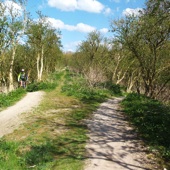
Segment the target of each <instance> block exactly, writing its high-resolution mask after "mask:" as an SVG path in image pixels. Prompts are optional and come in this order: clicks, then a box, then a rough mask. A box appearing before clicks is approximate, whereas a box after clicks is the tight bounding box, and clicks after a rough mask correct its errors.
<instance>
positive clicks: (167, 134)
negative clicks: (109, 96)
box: [122, 93, 170, 159]
mask: <svg viewBox="0 0 170 170" xmlns="http://www.w3.org/2000/svg"><path fill="white" fill-rule="evenodd" d="M122 105H123V107H124V111H125V112H126V114H128V116H129V118H130V120H131V121H132V123H133V124H134V125H135V126H136V128H137V130H138V131H139V133H140V134H141V136H142V137H143V138H144V139H145V140H146V141H147V142H148V143H149V145H151V146H152V147H155V148H157V149H158V150H159V151H160V153H161V155H162V157H164V158H166V159H169V158H170V143H169V141H170V130H169V129H170V107H169V106H165V105H163V104H162V103H161V102H159V101H157V100H153V99H150V98H148V97H145V96H143V95H137V94H134V93H132V94H129V95H128V96H127V97H126V98H125V100H124V101H123V102H122Z"/></svg>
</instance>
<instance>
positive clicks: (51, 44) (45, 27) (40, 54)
mask: <svg viewBox="0 0 170 170" xmlns="http://www.w3.org/2000/svg"><path fill="white" fill-rule="evenodd" d="M38 15H39V20H38V22H34V21H32V23H31V24H30V27H29V28H28V31H27V35H28V46H30V47H31V48H32V49H33V51H34V53H35V57H36V66H37V80H38V81H41V80H42V73H43V71H44V68H45V69H46V71H48V70H49V69H50V68H49V65H51V63H50V62H51V61H56V60H55V59H54V58H55V57H56V55H54V56H52V55H51V52H52V51H54V50H55V52H56V51H57V54H59V53H60V54H61V50H60V47H61V41H60V32H59V31H58V32H57V33H56V30H54V29H53V28H51V27H50V24H49V23H48V22H47V17H45V16H43V15H42V14H41V13H40V12H38ZM53 54H54V53H53ZM47 57H48V58H47ZM52 59H54V60H52ZM44 64H46V65H44Z"/></svg>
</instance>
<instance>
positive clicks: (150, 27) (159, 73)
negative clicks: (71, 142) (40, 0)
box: [0, 0, 170, 101]
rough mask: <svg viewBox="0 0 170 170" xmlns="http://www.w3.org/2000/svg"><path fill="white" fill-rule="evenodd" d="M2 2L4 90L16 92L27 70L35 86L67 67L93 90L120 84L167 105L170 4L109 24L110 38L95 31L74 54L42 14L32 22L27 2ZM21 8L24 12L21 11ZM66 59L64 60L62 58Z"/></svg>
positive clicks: (0, 74) (159, 2) (0, 79)
mask: <svg viewBox="0 0 170 170" xmlns="http://www.w3.org/2000/svg"><path fill="white" fill-rule="evenodd" d="M11 2H13V3H14V2H15V3H16V4H18V8H17V9H18V10H16V9H14V5H12V4H11V5H9V4H8V5H4V3H2V2H1V3H0V88H1V87H4V88H5V89H2V88H1V89H0V90H1V91H4V90H7V91H12V90H13V89H14V88H15V81H16V80H17V74H18V72H19V71H20V69H21V68H25V70H26V72H27V73H28V76H29V81H30V82H35V81H41V80H43V79H44V78H45V77H46V75H48V74H49V73H51V72H54V71H56V69H57V68H58V67H59V66H60V65H61V60H62V63H63V62H64V64H65V65H66V66H68V67H69V69H71V70H73V71H75V72H76V73H80V74H82V75H83V76H84V77H85V78H86V81H87V82H88V84H89V86H91V87H95V86H98V85H100V86H103V87H104V86H105V85H108V84H112V83H114V84H117V85H121V86H122V87H124V89H125V90H126V91H127V92H132V91H133V92H137V93H139V94H145V95H146V96H149V97H152V98H154V99H159V100H162V101H168V100H169V96H170V95H169V91H170V74H169V70H170V57H169V54H170V10H169V6H170V2H169V1H168V0H156V1H155V0H148V1H147V2H146V4H145V8H144V9H142V10H141V11H139V14H138V15H135V14H133V15H126V16H124V17H122V18H121V19H118V20H112V21H111V22H110V33H111V37H110V38H106V37H104V36H103V35H102V34H101V33H100V32H99V31H94V32H91V33H89V34H88V35H87V38H86V40H85V41H82V42H81V44H80V45H79V46H78V47H77V51H76V52H75V53H65V54H63V53H62V51H61V47H62V45H61V38H60V37H61V32H60V30H56V29H54V28H51V27H50V23H49V22H47V17H46V16H44V15H43V14H42V13H41V12H37V14H38V16H39V17H38V19H37V20H36V21H35V20H33V19H31V17H30V16H29V14H28V12H27V11H26V1H25V0H18V1H14V0H13V1H11ZM19 7H20V8H19ZM63 56H64V58H63Z"/></svg>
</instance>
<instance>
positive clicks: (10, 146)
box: [0, 139, 22, 170]
mask: <svg viewBox="0 0 170 170" xmlns="http://www.w3.org/2000/svg"><path fill="white" fill-rule="evenodd" d="M17 148H18V144H17V143H15V142H7V141H5V140H3V139H1V140H0V169H2V170H4V169H7V170H10V169H11V167H15V169H18V170H21V169H22V168H21V166H20V163H21V162H20V161H19V158H17ZM9 160H10V161H9Z"/></svg>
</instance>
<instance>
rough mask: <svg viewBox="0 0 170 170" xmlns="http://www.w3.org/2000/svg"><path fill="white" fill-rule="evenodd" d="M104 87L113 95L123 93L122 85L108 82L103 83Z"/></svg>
mask: <svg viewBox="0 0 170 170" xmlns="http://www.w3.org/2000/svg"><path fill="white" fill-rule="evenodd" d="M101 85H102V86H103V87H105V88H106V89H108V90H109V91H110V92H111V94H112V95H119V96H120V95H122V91H121V87H120V85H118V84H113V83H112V82H106V83H102V84H101Z"/></svg>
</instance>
